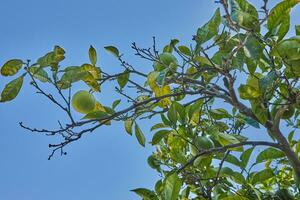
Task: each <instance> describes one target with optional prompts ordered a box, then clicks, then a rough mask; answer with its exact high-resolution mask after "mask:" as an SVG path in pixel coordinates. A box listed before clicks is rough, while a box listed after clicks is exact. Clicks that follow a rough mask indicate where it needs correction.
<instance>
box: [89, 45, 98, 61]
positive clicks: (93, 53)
mask: <svg viewBox="0 0 300 200" xmlns="http://www.w3.org/2000/svg"><path fill="white" fill-rule="evenodd" d="M89 58H90V62H91V64H92V65H93V66H95V65H96V63H97V52H96V49H95V48H94V47H93V46H92V45H91V46H90V48H89Z"/></svg>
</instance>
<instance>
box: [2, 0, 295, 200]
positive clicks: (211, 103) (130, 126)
mask: <svg viewBox="0 0 300 200" xmlns="http://www.w3.org/2000/svg"><path fill="white" fill-rule="evenodd" d="M299 2H300V0H283V1H281V2H280V3H278V4H277V5H275V6H274V7H273V8H269V7H268V0H263V1H262V5H261V7H260V8H256V7H254V6H253V5H252V4H251V3H249V2H248V1H247V0H228V1H227V0H220V1H217V2H216V3H217V5H219V7H220V8H217V9H216V10H215V12H214V13H212V17H211V18H210V20H209V21H208V22H207V23H206V24H204V25H203V26H201V27H200V28H199V29H198V30H197V32H196V33H195V35H194V36H193V43H192V44H191V45H190V46H185V45H183V44H181V42H180V41H179V40H177V39H172V40H171V41H170V43H168V44H166V45H165V46H164V48H163V49H161V50H160V49H158V48H157V44H156V40H155V38H153V46H151V47H150V48H142V47H139V46H138V45H137V44H136V43H133V44H132V49H133V51H134V54H135V55H136V56H137V57H139V58H142V59H144V60H147V61H149V67H148V68H142V69H141V68H139V67H136V66H133V65H131V64H130V63H129V62H127V61H126V60H124V56H123V54H122V52H121V51H120V50H119V49H118V48H117V47H115V46H106V47H104V48H105V50H106V51H107V52H109V53H111V54H112V55H113V56H114V57H115V59H117V60H118V61H119V63H120V65H121V67H122V70H121V71H120V72H119V73H117V74H110V73H108V72H106V70H105V66H103V67H102V66H101V64H99V63H100V62H101V61H99V60H97V58H98V56H97V51H96V49H95V48H94V47H93V46H90V48H89V50H88V55H89V62H88V63H83V64H79V65H78V64H76V65H74V66H62V64H61V62H62V61H63V60H64V59H65V50H64V49H63V48H62V47H60V46H54V48H53V49H52V51H50V52H48V53H46V54H45V55H43V56H42V57H40V58H38V59H37V60H36V61H34V62H31V61H30V60H22V59H10V60H8V61H7V62H6V63H4V64H3V66H2V67H1V75H2V76H4V77H7V76H14V77H15V79H13V80H12V81H10V82H9V83H7V85H6V86H5V87H4V89H3V90H2V93H1V98H0V102H8V101H11V100H13V99H14V98H16V96H17V95H18V93H19V91H20V90H21V89H22V85H23V82H24V81H28V82H29V84H30V85H32V87H34V88H35V90H36V91H37V93H39V94H40V95H42V96H44V97H46V98H47V99H48V100H49V101H50V102H52V103H53V104H55V105H56V106H57V107H58V109H60V110H61V111H62V112H64V113H65V114H66V117H67V119H68V122H67V123H65V124H64V123H59V125H58V127H57V129H55V130H50V129H47V127H44V128H32V127H31V126H27V125H26V124H24V123H22V122H21V123H20V126H21V127H22V128H24V129H26V130H28V131H31V132H37V133H41V134H46V135H47V136H52V137H59V138H61V142H59V143H57V144H49V148H50V149H51V153H50V155H49V160H50V159H51V158H52V157H53V156H55V155H56V154H60V155H66V151H65V147H66V146H68V145H70V144H72V143H73V142H76V141H80V139H81V137H82V136H83V135H88V134H89V133H91V132H95V131H96V130H98V129H99V128H101V126H113V124H114V123H115V122H122V123H124V132H126V133H127V134H129V135H134V136H135V137H136V139H137V142H138V143H139V144H140V145H141V146H145V145H146V143H148V142H147V141H146V138H145V135H144V132H145V131H142V130H143V127H140V125H139V122H140V121H141V120H146V121H147V122H149V123H151V119H153V118H156V119H159V121H160V122H159V123H156V124H152V127H151V130H150V131H151V134H152V140H151V141H149V143H150V144H151V145H153V146H154V147H155V151H154V152H153V154H152V155H150V156H149V157H148V159H147V162H148V164H149V166H150V167H151V168H153V169H154V170H156V171H157V173H158V174H159V175H160V177H161V179H160V180H158V181H157V182H156V184H155V188H149V189H147V188H137V189H134V190H132V191H133V192H135V193H136V194H137V195H139V196H140V197H141V198H142V199H144V200H177V199H180V200H187V199H195V200H196V199H197V200H201V199H213V200H234V199H240V200H252V199H261V200H263V199H265V200H267V199H278V200H281V199H282V200H288V199H300V193H299V183H300V160H299V151H300V140H299V137H297V135H296V134H297V132H298V131H299V130H298V129H299V127H300V120H299V118H298V116H299V114H300V84H299V77H300V25H296V26H295V27H290V12H291V9H292V8H293V7H294V6H296V5H297V4H298V3H299ZM289 31H292V32H293V33H292V35H293V36H292V37H287V33H288V32H289ZM99 66H101V67H99ZM2 78H3V77H2ZM112 82H114V83H116V84H117V86H116V87H115V92H116V93H117V94H119V95H120V99H116V100H115V101H114V102H112V103H111V105H102V103H101V102H100V101H99V100H97V94H98V93H100V92H101V86H102V85H103V84H112ZM76 84H84V85H85V88H88V89H87V90H81V91H73V90H72V86H74V85H76ZM50 87H51V88H54V90H55V91H56V93H55V94H54V93H50V92H49V88H50ZM51 91H53V90H51ZM120 107H121V108H120ZM74 112H79V113H81V114H82V118H81V119H77V117H76V116H77V115H76V116H74ZM247 131H248V132H249V131H250V132H251V137H249V136H248V137H247V136H246V134H245V133H246V132H247ZM147 134H150V133H147ZM256 134H265V136H266V137H265V138H267V139H266V140H256V136H255V135H256ZM255 149H259V150H260V152H258V153H256V152H255V151H254V150H255Z"/></svg>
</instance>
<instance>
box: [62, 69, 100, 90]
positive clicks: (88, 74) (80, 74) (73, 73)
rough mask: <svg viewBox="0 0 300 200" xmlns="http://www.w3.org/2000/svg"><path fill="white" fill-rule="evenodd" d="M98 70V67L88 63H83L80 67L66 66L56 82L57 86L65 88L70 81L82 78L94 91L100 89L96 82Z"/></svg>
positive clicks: (98, 74) (69, 84)
mask: <svg viewBox="0 0 300 200" xmlns="http://www.w3.org/2000/svg"><path fill="white" fill-rule="evenodd" d="M98 70H99V68H97V67H95V66H92V65H89V64H84V65H82V66H81V67H78V66H72V67H68V68H66V69H65V70H64V71H65V73H64V74H63V75H62V77H61V79H60V80H59V81H58V82H57V84H58V87H59V88H60V89H67V88H69V87H70V86H71V84H72V83H75V82H77V81H80V80H82V81H84V82H85V83H86V84H87V85H88V86H90V87H91V88H92V89H93V90H94V91H100V85H99V83H98V82H97V78H99V77H100V72H99V71H98Z"/></svg>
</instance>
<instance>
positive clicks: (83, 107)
mask: <svg viewBox="0 0 300 200" xmlns="http://www.w3.org/2000/svg"><path fill="white" fill-rule="evenodd" d="M72 105H73V108H74V109H75V110H76V111H77V112H80V113H83V114H87V113H89V112H91V111H93V110H94V108H95V105H96V100H95V97H94V96H93V95H92V94H90V93H89V92H88V91H84V90H80V91H78V92H76V93H75V94H74V95H73V98H72Z"/></svg>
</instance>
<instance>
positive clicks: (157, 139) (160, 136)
mask: <svg viewBox="0 0 300 200" xmlns="http://www.w3.org/2000/svg"><path fill="white" fill-rule="evenodd" d="M170 133H172V130H159V131H158V132H156V133H155V134H154V135H153V138H152V142H151V144H152V145H156V144H158V143H159V142H160V141H161V140H162V139H163V138H165V137H167V136H168V135H169V134H170Z"/></svg>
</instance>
